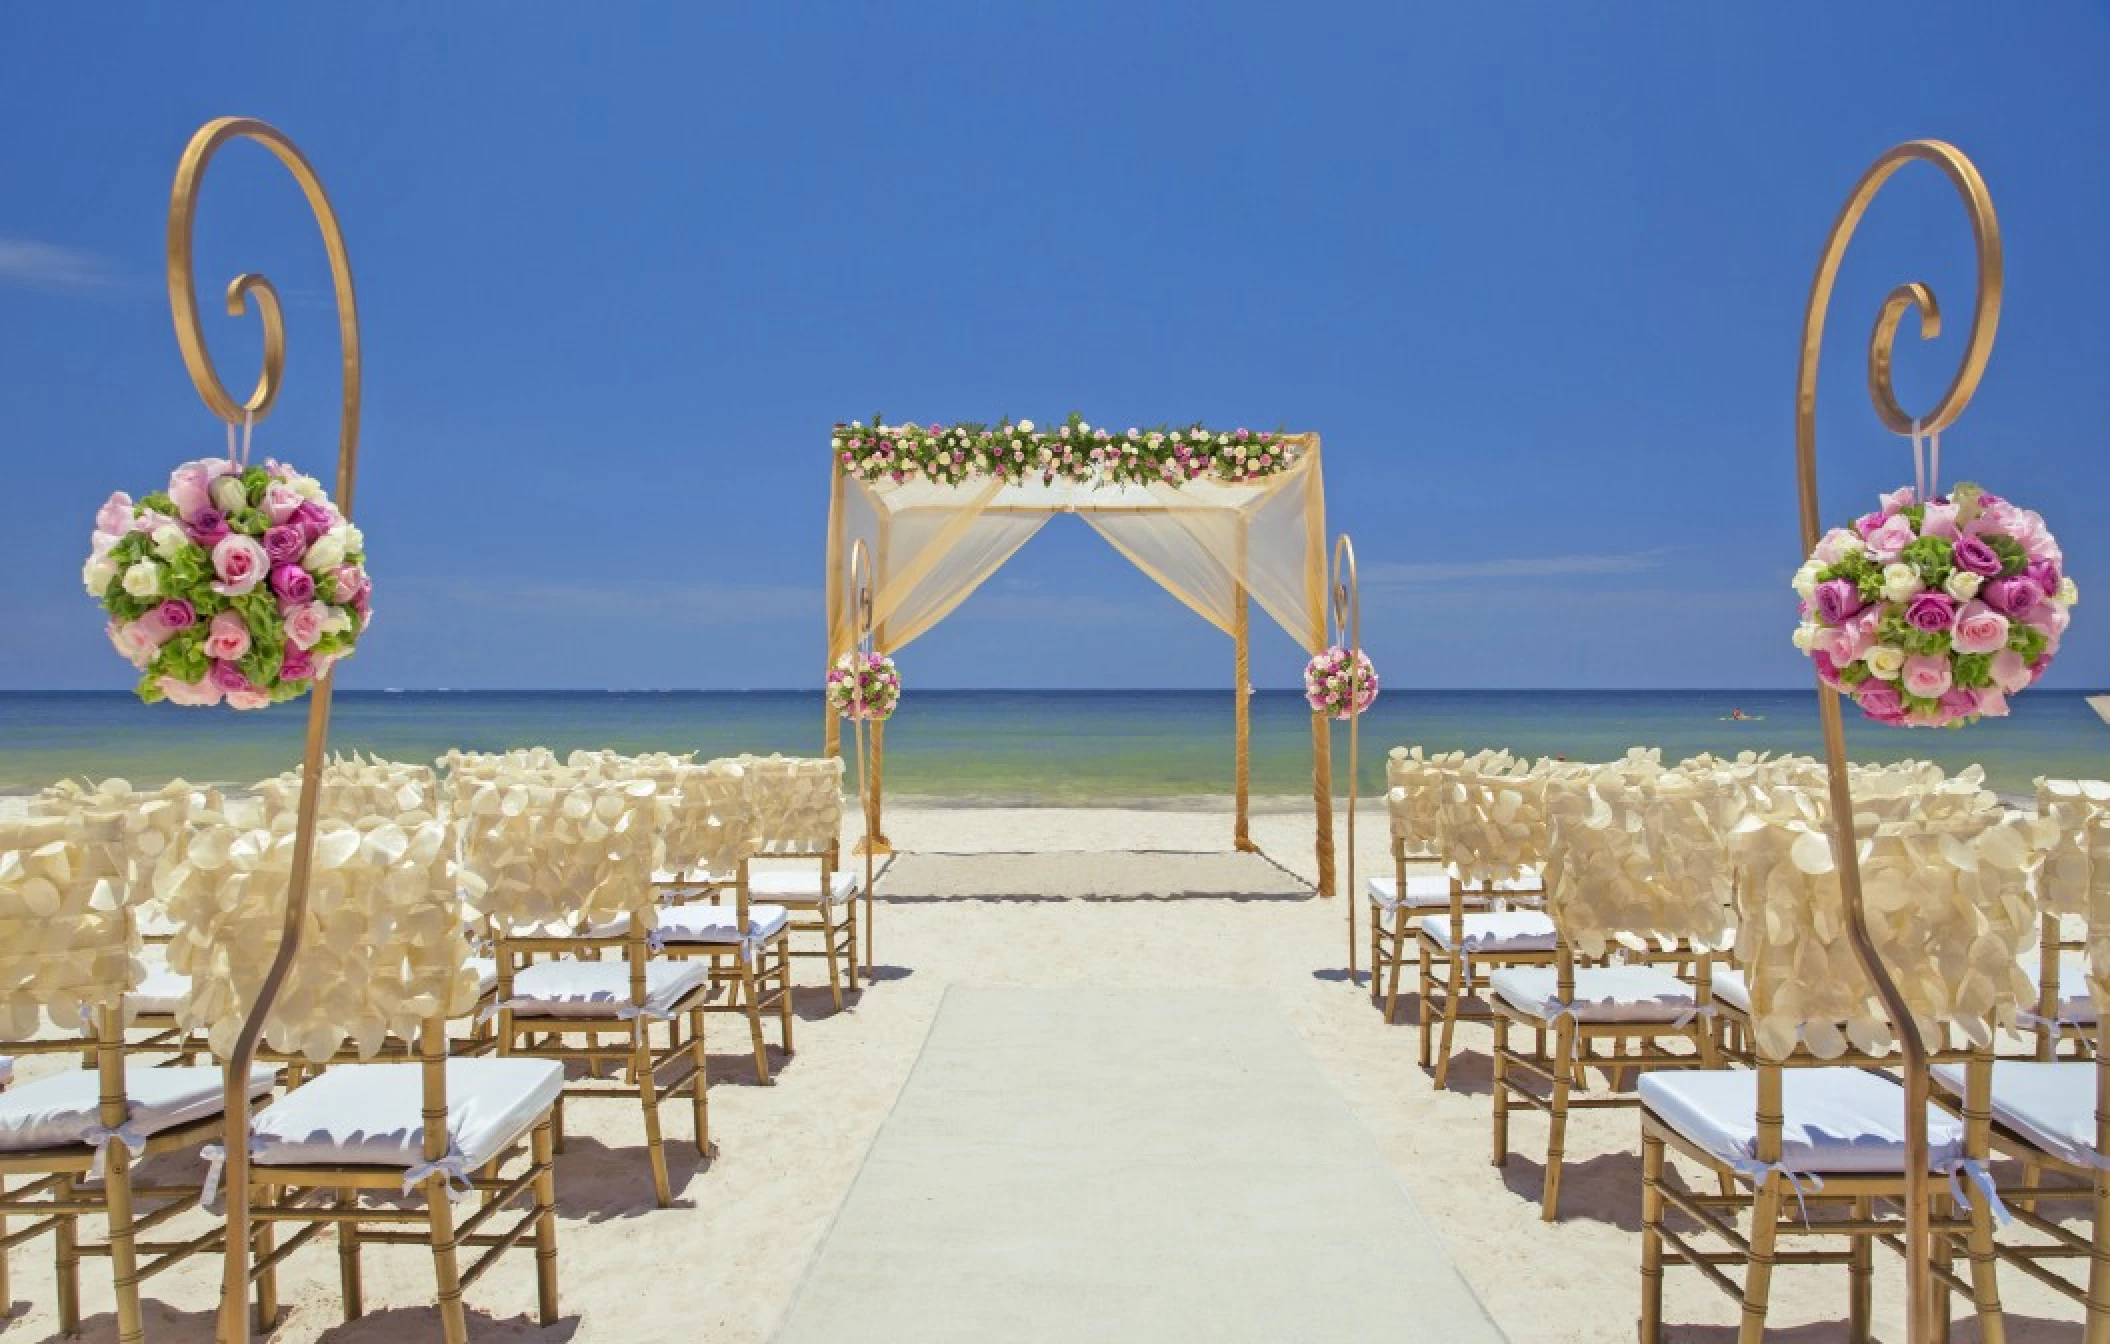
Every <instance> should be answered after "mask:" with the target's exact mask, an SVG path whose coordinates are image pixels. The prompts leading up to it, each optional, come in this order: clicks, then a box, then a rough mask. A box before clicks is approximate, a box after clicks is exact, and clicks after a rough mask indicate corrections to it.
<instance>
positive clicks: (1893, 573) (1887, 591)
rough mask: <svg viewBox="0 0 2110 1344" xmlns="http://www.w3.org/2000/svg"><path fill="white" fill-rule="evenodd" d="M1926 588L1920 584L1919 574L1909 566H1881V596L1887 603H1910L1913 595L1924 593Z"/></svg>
mask: <svg viewBox="0 0 2110 1344" xmlns="http://www.w3.org/2000/svg"><path fill="white" fill-rule="evenodd" d="M1926 587H1927V585H1926V584H1924V583H1922V582H1920V572H1919V571H1918V570H1916V569H1914V568H1913V567H1912V566H1910V565H1885V566H1883V596H1884V598H1886V599H1887V600H1889V601H1892V602H1907V601H1910V600H1911V599H1912V597H1913V595H1914V594H1915V593H1920V592H1924V591H1925V590H1926Z"/></svg>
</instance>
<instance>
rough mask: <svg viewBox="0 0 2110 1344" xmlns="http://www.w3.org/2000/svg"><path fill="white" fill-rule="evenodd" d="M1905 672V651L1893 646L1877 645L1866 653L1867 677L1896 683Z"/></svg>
mask: <svg viewBox="0 0 2110 1344" xmlns="http://www.w3.org/2000/svg"><path fill="white" fill-rule="evenodd" d="M1904 670H1905V651H1904V650H1903V649H1901V648H1899V647H1898V646H1897V645H1895V644H1878V645H1876V646H1875V647H1874V648H1872V649H1870V650H1869V651H1868V675H1870V676H1872V677H1880V678H1881V679H1882V680H1884V681H1896V680H1897V679H1898V674H1899V673H1900V672H1903V671H1904Z"/></svg>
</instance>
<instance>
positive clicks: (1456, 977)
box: [1436, 960, 1472, 1090]
mask: <svg viewBox="0 0 2110 1344" xmlns="http://www.w3.org/2000/svg"><path fill="white" fill-rule="evenodd" d="M1471 987H1472V973H1471V970H1470V969H1469V968H1468V967H1467V965H1466V964H1465V963H1464V962H1463V961H1462V960H1453V961H1452V962H1451V983H1450V989H1449V992H1448V993H1446V994H1445V995H1444V996H1443V1039H1442V1040H1441V1041H1439V1042H1437V1044H1436V1086H1437V1088H1438V1089H1439V1090H1440V1089H1442V1088H1443V1087H1444V1086H1445V1085H1446V1084H1445V1080H1446V1079H1447V1078H1449V1077H1450V1074H1451V1043H1452V1041H1453V1040H1455V1039H1456V1037H1457V1033H1458V1007H1459V1003H1458V1001H1459V1000H1460V999H1462V998H1464V997H1465V995H1466V993H1467V991H1468V990H1470V989H1471Z"/></svg>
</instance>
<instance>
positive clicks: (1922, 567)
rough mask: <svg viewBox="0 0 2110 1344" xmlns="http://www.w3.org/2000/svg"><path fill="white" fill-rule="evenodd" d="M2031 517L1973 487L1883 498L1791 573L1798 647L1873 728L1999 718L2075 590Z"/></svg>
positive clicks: (2062, 620) (2065, 617)
mask: <svg viewBox="0 0 2110 1344" xmlns="http://www.w3.org/2000/svg"><path fill="white" fill-rule="evenodd" d="M2064 565H2065V556H2064V554H2063V552H2061V550H2060V549H2059V544H2058V541H2057V539H2056V538H2054V537H2053V536H2052V534H2051V531H2050V529H2049V528H2047V527H2046V526H2045V525H2044V519H2043V518H2042V517H2040V516H2039V515H2038V514H2036V513H2035V512H2033V511H2031V510H2029V509H2024V508H2021V507H2019V506H2017V505H2015V504H2011V503H2009V502H2008V501H2007V500H2004V499H2002V498H2000V497H1999V496H1997V495H1992V494H1988V493H1986V492H1985V491H1983V490H1981V489H1979V488H1978V487H1976V486H1971V485H1962V486H1958V487H1957V488H1956V490H1955V492H1954V494H1953V495H1951V496H1949V497H1945V498H1937V499H1931V500H1928V501H1925V502H1924V503H1922V502H1920V501H1919V500H1917V499H1916V498H1915V496H1914V492H1913V491H1912V490H1911V489H1910V488H1906V489H1902V490H1897V491H1893V492H1892V493H1890V494H1887V495H1884V496H1883V497H1882V505H1881V507H1880V508H1879V509H1877V510H1876V511H1875V512H1873V513H1869V514H1865V515H1863V516H1862V517H1860V518H1858V519H1856V520H1855V522H1854V524H1853V526H1852V527H1842V528H1834V529H1833V530H1832V531H1830V532H1828V533H1826V534H1825V536H1824V537H1823V539H1822V540H1820V541H1819V542H1818V543H1817V546H1816V549H1815V550H1813V551H1812V552H1811V553H1810V556H1809V558H1808V560H1806V561H1805V562H1804V564H1803V566H1802V568H1801V569H1800V570H1798V571H1797V572H1796V575H1795V583H1794V586H1795V591H1796V593H1797V594H1798V595H1799V596H1800V597H1801V599H1802V624H1801V625H1800V627H1799V628H1798V629H1797V630H1796V632H1795V645H1796V647H1797V648H1799V649H1801V650H1803V651H1804V652H1805V653H1807V654H1808V655H1809V657H1810V659H1811V661H1812V662H1813V663H1814V665H1815V666H1816V669H1817V675H1818V677H1819V678H1820V679H1821V680H1822V681H1823V682H1824V684H1825V685H1827V686H1829V687H1831V688H1833V689H1834V690H1836V691H1838V692H1840V693H1841V694H1843V695H1846V696H1849V697H1851V698H1852V699H1853V701H1854V703H1856V704H1857V705H1859V706H1860V708H1861V712H1862V713H1863V714H1865V715H1866V716H1867V717H1869V718H1871V719H1875V720H1876V721H1878V722H1880V723H1888V724H1895V725H1904V726H1911V727H1952V726H1961V725H1963V724H1968V723H1972V722H1975V721H1977V720H1978V719H1979V718H1981V717H1985V716H1992V717H1999V716H2002V715H2005V714H2006V713H2007V712H2008V698H2009V697H2010V696H2012V695H2014V694H2016V693H2017V692H2019V691H2022V690H2024V689H2026V688H2028V687H2029V686H2031V685H2033V684H2035V683H2036V681H2037V680H2038V679H2039V678H2041V677H2042V676H2043V675H2044V672H2045V669H2047V668H2048V667H2050V665H2051V661H2052V658H2053V656H2054V655H2056V654H2057V653H2058V651H2059V643H2060V640H2061V639H2062V638H2063V637H2064V635H2065V633H2066V627H2067V624H2068V623H2069V622H2070V621H2071V619H2072V616H2071V608H2072V607H2073V605H2074V604H2075V603H2076V602H2078V601H2079V600H2080V593H2079V589H2078V588H2077V587H2076V586H2075V584H2074V582H2073V580H2072V579H2071V578H2069V577H2067V576H2066V574H2065V573H2064Z"/></svg>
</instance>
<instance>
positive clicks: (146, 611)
mask: <svg viewBox="0 0 2110 1344" xmlns="http://www.w3.org/2000/svg"><path fill="white" fill-rule="evenodd" d="M365 559H366V556H365V539H364V537H363V536H362V535H361V534H360V531H359V529H358V528H357V527H355V526H354V525H353V524H352V523H351V522H350V521H349V520H347V519H346V518H345V517H344V515H343V514H342V513H340V512H339V511H338V509H337V507H336V506H335V505H334V504H332V503H331V502H330V498H329V496H328V495H327V494H326V493H325V492H324V491H323V488H322V485H321V483H320V482H318V481H316V480H315V479H314V478H312V477H308V476H303V475H301V474H300V473H299V472H297V471H295V470H294V469H293V468H292V467H289V466H285V465H282V464H280V463H276V462H271V463H266V464H264V465H263V466H260V467H246V468H245V467H243V466H241V465H240V464H238V463H236V462H234V461H232V460H229V459H226V458H203V459H200V460H198V461H195V462H186V463H184V464H183V465H182V466H180V467H178V468H177V469H176V470H175V472H174V473H173V474H172V475H171V476H170V477H169V484H168V489H167V490H165V491H162V492H159V493H156V494H151V495H148V496H146V497H145V498H144V499H141V500H140V501H138V502H137V503H136V504H135V503H134V502H133V501H132V499H131V497H130V496H128V495H125V494H123V493H119V494H113V495H111V496H110V498H109V499H108V500H107V501H106V502H105V503H104V504H103V506H102V508H101V509H100V510H99V511H98V512H97V513H96V518H95V529H94V533H93V536H92V538H91V540H90V543H89V555H88V560H87V563H86V564H85V565H84V566H83V568H82V573H81V580H82V584H83V586H84V587H86V589H87V590H88V593H89V595H90V596H92V597H94V598H95V599H96V600H97V601H99V602H100V603H101V604H102V606H103V609H104V611H105V612H106V613H107V615H108V617H109V622H108V626H107V631H108V634H109V636H110V641H111V643H112V645H113V646H115V648H116V649H117V651H118V653H119V654H120V655H122V656H123V657H124V658H125V659H126V660H127V661H128V662H130V663H131V664H132V665H133V667H135V668H136V669H138V670H139V672H140V674H141V676H140V680H139V684H138V687H137V690H138V693H139V696H140V698H141V699H144V700H147V701H149V702H153V701H161V700H166V701H169V702H170V703H172V704H179V705H217V704H223V703H224V704H227V705H229V706H232V707H233V708H235V709H262V708H264V707H265V706H267V705H270V704H274V703H276V702H278V701H281V700H289V699H292V698H294V697H295V696H298V695H299V694H301V693H302V692H304V691H306V690H307V689H308V687H309V686H310V685H311V684H312V683H313V682H314V681H316V680H317V679H319V678H321V677H323V676H326V675H328V673H329V671H330V668H331V666H332V665H333V664H334V663H335V662H336V661H337V660H338V659H340V658H343V657H345V656H347V655H348V654H350V653H351V652H352V648H353V645H354V643H355V642H356V641H357V639H358V637H359V635H360V634H361V633H362V632H363V631H364V630H365V629H366V626H367V623H368V622H369V621H370V620H371V619H372V616H373V585H372V583H371V581H370V580H369V579H368V578H367V575H366V569H365Z"/></svg>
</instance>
